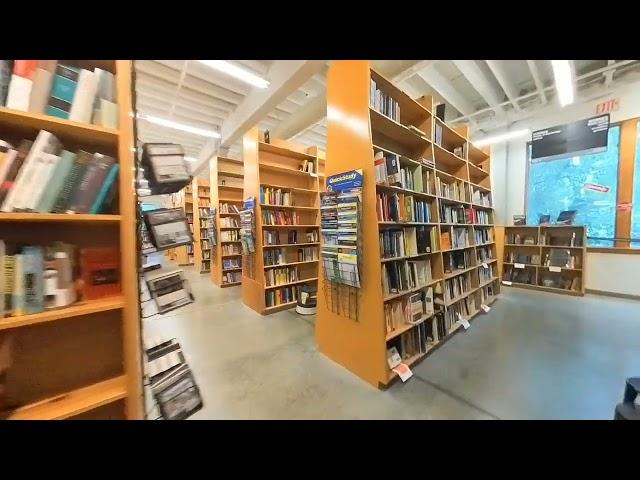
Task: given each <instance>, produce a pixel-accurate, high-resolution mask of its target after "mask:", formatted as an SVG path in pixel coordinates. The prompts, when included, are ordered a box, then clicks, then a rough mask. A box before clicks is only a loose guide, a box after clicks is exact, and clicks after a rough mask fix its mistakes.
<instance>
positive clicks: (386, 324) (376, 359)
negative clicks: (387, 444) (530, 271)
mask: <svg viewBox="0 0 640 480" xmlns="http://www.w3.org/2000/svg"><path fill="white" fill-rule="evenodd" d="M327 86H328V90H327V154H326V161H325V168H324V173H325V174H326V176H327V178H328V177H330V176H331V175H335V174H338V173H342V172H345V171H349V170H354V169H362V172H363V177H364V186H363V191H362V205H361V209H362V217H361V218H362V222H361V224H362V240H361V241H362V248H361V252H362V255H363V256H364V258H363V259H361V265H362V267H361V272H360V277H361V288H360V289H358V292H357V296H358V307H357V308H358V312H359V314H358V318H357V319H355V320H354V319H352V318H349V317H347V316H345V315H343V314H341V313H340V311H339V309H336V308H333V307H332V305H331V303H332V302H331V301H330V299H331V298H332V295H333V291H330V290H329V289H330V288H331V287H330V284H329V283H328V282H327V281H326V280H325V279H324V276H323V267H322V265H320V274H319V277H320V280H319V291H318V314H317V319H316V340H317V342H318V346H319V349H320V351H321V352H323V353H324V354H325V355H327V356H328V357H329V358H331V359H333V360H334V361H336V362H337V363H339V364H341V365H343V366H344V367H346V368H347V369H349V370H350V371H351V372H353V373H354V374H356V375H358V376H359V377H360V378H362V379H364V380H365V381H367V382H369V383H370V384H372V385H374V386H377V387H385V386H386V385H388V384H389V383H390V382H392V381H394V380H395V379H396V378H397V375H396V373H395V372H393V371H392V369H391V368H390V367H389V365H388V363H387V355H388V352H389V350H390V348H391V347H396V348H398V349H399V350H400V354H401V357H402V362H403V363H405V364H407V365H408V366H411V365H413V364H415V363H416V362H418V361H420V360H422V359H424V358H425V357H426V356H427V355H428V354H430V353H431V352H433V351H434V349H436V348H437V347H438V346H439V345H441V344H443V342H444V341H446V340H448V339H449V338H450V337H451V335H452V334H453V333H454V332H456V331H457V330H458V329H459V328H460V326H461V322H459V319H460V318H462V319H464V320H471V319H472V318H474V317H475V316H476V315H477V314H478V313H479V312H481V311H482V309H481V307H483V306H488V305H489V304H491V303H492V302H493V301H494V300H495V299H496V297H497V295H498V293H499V289H500V283H499V279H498V276H497V268H496V262H497V257H496V246H495V243H494V232H493V223H494V213H493V208H492V203H491V202H492V195H491V176H490V168H491V157H490V153H489V151H487V150H480V149H478V148H476V147H475V146H473V145H472V144H471V143H470V142H469V139H468V131H467V128H452V127H450V126H449V125H447V124H446V123H445V122H443V121H442V120H440V119H438V118H436V117H435V115H434V114H433V113H432V112H434V105H433V99H432V98H431V97H422V98H420V99H418V100H414V99H412V98H411V97H409V96H408V95H407V94H405V93H404V92H403V91H401V90H400V89H399V88H397V87H396V86H395V85H393V83H392V82H390V81H389V80H387V79H386V78H384V77H383V76H382V75H380V74H378V73H377V72H375V71H374V70H372V69H371V66H370V62H369V61H362V60H358V61H336V62H334V63H333V64H332V66H331V67H330V69H329V73H328V83H327ZM383 112H384V113H383ZM398 238H400V239H402V240H397V239H398ZM394 242H395V243H394ZM390 244H391V245H396V246H397V245H400V246H401V248H402V249H403V251H397V249H396V251H395V252H392V253H390V252H389V251H388V248H387V247H388V246H389V245H390ZM405 247H406V248H405ZM414 262H415V265H416V267H414V266H413V265H412V264H413V263H414ZM321 263H322V262H321ZM418 265H420V266H421V267H420V268H423V267H424V270H425V271H424V273H422V272H421V274H420V275H419V280H418V281H416V280H415V278H414V279H413V280H412V281H410V282H409V285H408V286H407V285H404V286H403V287H402V286H401V287H398V286H397V285H396V288H394V289H393V290H391V291H388V285H389V284H390V282H389V278H390V272H394V271H399V270H404V271H406V269H407V268H408V269H409V270H410V272H409V277H411V276H412V275H413V274H412V273H411V272H413V271H414V270H411V269H412V268H415V269H416V270H418V268H417V267H418ZM458 287H461V288H458ZM431 295H432V296H433V297H432V298H433V301H431V300H430V296H431ZM414 303H415V305H413V304H414ZM429 304H430V305H429ZM414 307H416V308H419V309H420V311H419V312H418V311H417V310H411V309H413V308H414ZM433 310H435V312H433ZM394 312H398V316H397V315H396V313H394ZM411 312H413V313H415V314H416V316H411ZM458 314H460V317H458ZM418 317H419V318H418ZM398 318H400V321H399V322H391V321H390V319H396V320H398ZM409 346H411V348H409Z"/></svg>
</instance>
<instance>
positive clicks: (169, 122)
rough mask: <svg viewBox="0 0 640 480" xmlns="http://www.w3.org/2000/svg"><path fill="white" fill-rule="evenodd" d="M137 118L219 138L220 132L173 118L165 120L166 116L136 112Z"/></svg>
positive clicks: (202, 135) (203, 135)
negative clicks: (186, 123) (179, 121)
mask: <svg viewBox="0 0 640 480" xmlns="http://www.w3.org/2000/svg"><path fill="white" fill-rule="evenodd" d="M138 118H139V119H141V120H146V121H147V122H149V123H154V124H156V125H160V126H162V127H167V128H173V129H174V130H181V131H183V132H187V133H192V134H194V135H200V136H201V137H209V138H220V134H219V133H218V132H214V131H213V130H205V129H204V128H197V127H192V126H191V125H185V124H183V123H178V122H174V121H173V120H167V119H166V118H160V117H156V116H154V115H147V114H145V113H138Z"/></svg>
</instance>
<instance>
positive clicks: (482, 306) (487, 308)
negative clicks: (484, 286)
mask: <svg viewBox="0 0 640 480" xmlns="http://www.w3.org/2000/svg"><path fill="white" fill-rule="evenodd" d="M480 308H481V309H482V310H484V313H489V310H491V307H490V306H489V305H485V304H484V303H483V304H482V305H480Z"/></svg>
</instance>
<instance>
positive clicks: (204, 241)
mask: <svg viewBox="0 0 640 480" xmlns="http://www.w3.org/2000/svg"><path fill="white" fill-rule="evenodd" d="M210 190H211V189H210V187H209V181H208V180H205V179H202V178H199V177H194V178H193V180H192V181H191V192H192V193H191V198H192V199H193V204H192V212H193V213H192V215H191V216H190V219H191V220H192V222H191V231H192V233H193V247H192V248H193V265H194V266H195V268H196V271H197V272H200V273H202V274H209V273H211V250H212V245H211V239H210V238H209V231H210V230H209V226H210V222H212V221H213V220H212V218H211V212H210V210H211V191H210Z"/></svg>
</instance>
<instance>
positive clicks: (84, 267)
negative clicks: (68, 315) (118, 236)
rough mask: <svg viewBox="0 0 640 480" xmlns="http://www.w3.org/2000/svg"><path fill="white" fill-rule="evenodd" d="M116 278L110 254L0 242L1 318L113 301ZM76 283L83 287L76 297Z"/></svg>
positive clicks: (117, 262) (99, 250)
mask: <svg viewBox="0 0 640 480" xmlns="http://www.w3.org/2000/svg"><path fill="white" fill-rule="evenodd" d="M105 272H106V273H105ZM119 272H120V259H119V254H118V251H117V249H115V248H83V249H80V250H79V251H77V250H76V248H75V246H74V245H71V244H67V243H62V242H55V243H53V244H51V245H47V246H36V245H19V244H15V243H10V242H6V243H5V242H4V241H3V240H0V318H1V317H5V316H14V317H16V316H21V315H29V314H34V313H40V312H43V311H45V310H50V309H55V308H61V307H67V306H69V305H71V304H73V303H75V302H76V301H77V300H79V299H81V300H94V299H98V298H102V297H108V296H113V295H117V294H119V293H120V275H119ZM78 281H80V282H78ZM76 282H78V283H79V284H81V285H82V287H81V290H80V292H78V291H77V287H76V285H77V283H76Z"/></svg>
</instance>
